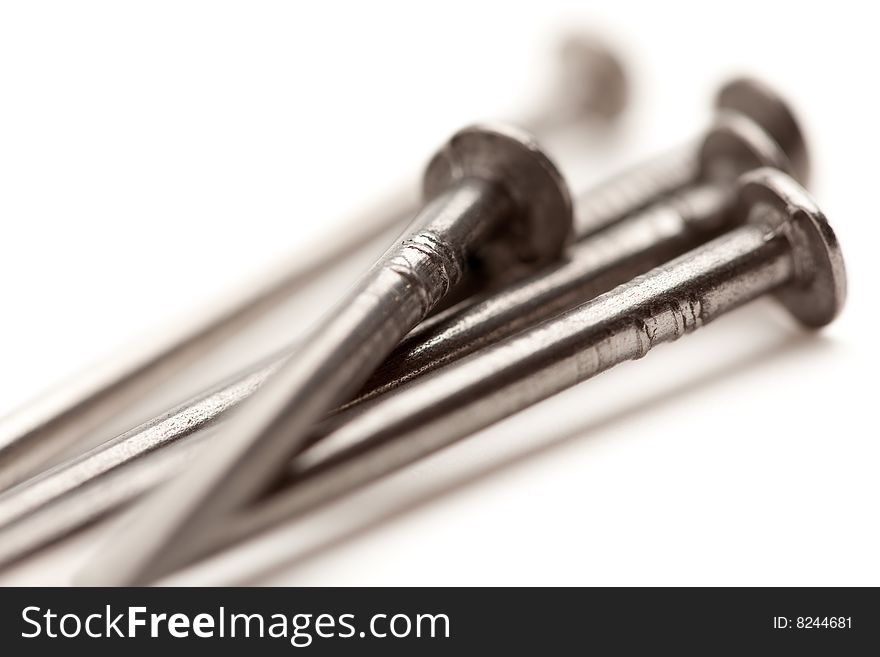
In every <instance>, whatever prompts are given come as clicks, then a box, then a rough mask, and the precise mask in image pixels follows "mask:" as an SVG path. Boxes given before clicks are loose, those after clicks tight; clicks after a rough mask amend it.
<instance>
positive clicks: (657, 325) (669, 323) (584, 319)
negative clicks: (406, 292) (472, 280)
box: [178, 169, 846, 565]
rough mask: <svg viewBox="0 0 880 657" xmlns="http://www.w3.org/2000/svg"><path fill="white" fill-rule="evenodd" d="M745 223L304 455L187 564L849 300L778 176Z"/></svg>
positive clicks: (835, 255)
mask: <svg viewBox="0 0 880 657" xmlns="http://www.w3.org/2000/svg"><path fill="white" fill-rule="evenodd" d="M739 196H740V204H739V209H738V212H739V213H740V214H741V217H742V218H743V220H744V222H745V225H743V226H741V227H740V228H736V229H734V230H733V231H730V232H728V233H726V234H724V235H723V236H720V237H718V238H716V239H715V240H713V241H712V242H709V243H708V244H706V245H704V246H702V247H698V248H697V249H695V250H693V251H691V252H689V253H687V254H685V255H683V256H681V257H679V258H677V259H675V260H673V261H671V262H669V263H668V264H665V265H663V266H661V267H658V268H656V269H654V270H652V271H651V272H649V273H648V274H645V275H642V276H639V277H637V278H636V279H634V280H632V281H630V282H628V283H625V284H623V285H621V286H619V287H617V288H615V289H614V290H613V291H611V292H608V293H607V294H604V295H602V296H600V297H598V298H597V299H595V300H593V301H590V302H589V303H586V304H584V305H582V306H580V307H578V308H576V309H574V310H572V311H569V312H567V313H565V314H564V315H561V316H560V317H558V318H556V319H552V320H549V321H547V322H545V323H543V324H541V325H540V326H538V327H536V328H534V329H531V330H529V331H526V332H524V333H521V334H520V335H518V336H515V337H512V338H509V339H507V340H505V341H503V342H501V343H499V344H497V345H495V346H493V347H490V348H488V349H487V350H484V351H482V352H479V353H477V354H474V355H473V356H470V357H469V358H467V359H465V360H463V361H460V362H458V363H455V364H453V365H451V366H449V367H447V368H444V369H442V370H439V371H437V372H435V373H434V374H432V375H429V376H428V377H425V378H424V379H421V380H419V381H415V382H413V383H412V384H410V385H408V386H405V387H403V388H400V389H399V390H397V391H395V392H393V393H391V394H390V395H388V396H386V397H384V398H383V399H382V400H381V401H379V402H378V403H377V404H376V405H375V406H374V407H372V408H370V409H369V410H367V411H366V412H365V413H363V414H361V415H359V416H357V417H356V418H354V419H353V420H352V421H351V422H349V423H348V424H346V425H344V426H343V427H342V428H340V429H339V430H338V431H337V432H335V433H334V434H332V435H331V436H329V437H328V438H326V439H324V440H322V441H321V442H318V443H316V444H315V445H313V446H312V447H311V448H310V449H309V450H307V451H305V452H303V453H302V454H301V455H300V457H299V458H298V459H297V460H296V461H295V463H294V469H293V470H292V472H291V474H290V480H289V484H288V485H286V486H285V487H284V488H282V489H280V490H279V491H277V492H276V493H275V494H274V495H272V496H271V497H270V498H268V499H267V500H264V501H262V502H261V503H259V504H258V505H255V506H253V507H252V508H249V509H247V512H246V513H241V514H238V516H237V517H236V518H235V519H234V520H233V519H230V520H229V521H228V522H226V523H223V524H217V525H214V526H213V527H211V528H210V529H209V530H208V532H207V533H206V534H205V535H204V536H203V537H202V540H201V541H200V543H199V544H198V545H196V544H192V545H190V549H191V551H190V552H189V553H188V555H187V556H186V558H185V559H182V560H181V561H180V562H178V565H183V564H184V563H187V562H192V561H193V560H195V559H198V558H200V557H202V556H204V555H206V554H208V553H211V552H213V551H216V550H218V549H221V548H223V547H226V546H228V545H230V544H232V543H234V542H237V541H239V540H242V539H245V538H248V537H251V536H253V535H255V534H256V533H258V532H260V531H264V530H267V529H270V528H272V527H274V526H277V524H278V523H280V522H283V521H287V520H290V519H291V518H293V517H295V516H297V515H299V514H301V513H303V512H305V511H307V510H310V509H313V508H315V507H316V506H319V505H320V504H322V503H325V502H327V501H329V500H332V499H334V498H336V497H338V496H340V495H342V494H344V493H346V492H349V491H351V490H353V489H356V488H358V487H360V486H363V485H364V484H366V483H369V482H370V481H374V480H376V479H378V478H380V477H382V476H384V475H387V474H390V473H392V472H394V471H395V470H397V469H399V468H401V467H404V466H406V465H407V464H410V463H412V462H414V461H416V460H418V459H421V458H424V457H426V456H428V455H430V454H431V453H433V452H435V451H437V450H439V449H441V448H443V447H446V446H448V445H450V444H453V443H454V442H456V441H458V440H460V439H462V438H464V437H466V436H468V435H470V434H472V433H474V432H476V431H478V430H480V429H482V428H484V427H486V426H489V425H490V424H493V423H495V422H497V421H499V420H501V419H503V418H505V417H507V416H509V415H511V414H513V413H516V412H517V411H520V410H522V409H524V408H526V407H528V406H530V405H532V404H535V403H537V402H539V401H541V400H543V399H546V398H547V397H550V396H552V395H554V394H556V393H558V392H560V391H562V390H564V389H566V388H569V387H571V386H573V385H575V384H577V383H579V382H581V381H584V380H586V379H589V378H591V377H592V376H595V375H596V374H598V373H600V372H602V371H604V370H607V369H609V368H611V367H613V366H614V365H616V364H618V363H621V362H624V361H626V360H632V359H637V358H641V357H643V356H645V355H646V354H647V353H648V351H649V350H651V349H652V348H653V347H655V346H657V345H658V344H661V343H664V342H671V341H673V340H677V339H678V338H680V337H682V336H683V335H685V334H686V333H689V332H691V331H694V330H696V329H697V328H699V327H701V326H704V325H705V324H707V323H709V322H711V321H712V320H714V319H716V318H717V317H719V316H721V315H723V314H725V313H727V312H729V311H731V310H733V309H735V308H737V307H739V306H741V305H743V304H745V303H747V302H749V301H751V300H753V299H756V298H758V297H761V296H763V295H765V294H774V295H775V296H776V297H777V298H778V299H779V300H780V301H781V302H782V303H783V305H784V306H785V307H786V308H787V309H788V310H789V311H790V312H791V313H792V314H793V315H794V317H795V318H796V319H797V320H799V321H800V322H801V323H803V324H804V325H805V326H807V327H820V326H823V325H825V324H827V323H829V322H830V321H831V320H832V319H833V318H834V317H835V316H836V315H837V314H838V312H839V311H840V309H841V307H842V304H843V302H844V299H845V296H846V277H845V271H844V265H843V259H842V255H841V253H840V249H839V246H838V244H837V241H836V238H835V236H834V233H833V232H832V230H831V228H830V227H829V225H828V223H827V221H826V220H825V217H824V216H823V215H822V213H821V212H820V210H819V209H818V208H817V207H816V205H815V204H814V202H813V201H812V199H811V198H810V197H809V196H808V195H807V193H806V192H805V191H804V190H803V189H802V188H801V187H800V186H799V185H797V183H795V182H794V181H793V180H792V179H790V178H789V177H787V176H786V175H784V174H782V173H780V172H778V171H775V170H770V169H761V170H758V171H756V172H753V173H751V174H747V175H746V176H744V177H743V182H742V185H741V188H740V193H739Z"/></svg>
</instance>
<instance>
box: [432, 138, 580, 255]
mask: <svg viewBox="0 0 880 657" xmlns="http://www.w3.org/2000/svg"><path fill="white" fill-rule="evenodd" d="M474 178H476V179H479V180H485V181H488V182H492V183H494V184H497V185H498V186H499V187H501V188H503V189H504V191H505V193H506V194H507V195H508V196H509V197H510V199H511V200H512V201H513V204H514V212H513V216H512V221H511V223H510V224H509V226H507V227H506V228H505V229H504V230H501V231H500V232H499V236H500V239H502V240H503V241H504V242H505V243H509V245H510V247H511V250H512V251H513V252H514V253H515V255H516V256H517V257H519V258H520V259H521V260H524V261H527V262H533V261H547V260H552V259H554V258H556V257H557V256H558V255H559V253H561V251H562V249H563V247H564V246H565V244H566V242H567V241H568V239H569V236H570V234H571V230H572V201H571V195H570V193H569V190H568V186H567V185H566V183H565V180H564V179H563V178H562V175H561V174H560V173H559V170H558V169H557V168H556V165H554V164H553V162H551V160H550V158H549V157H548V156H547V155H546V154H545V153H544V152H543V151H542V150H541V148H540V146H538V144H537V142H536V141H535V139H534V138H533V137H532V136H531V135H529V134H528V133H526V132H523V131H521V130H518V129H516V128H513V127H509V126H501V125H486V124H481V125H475V126H471V127H468V128H465V129H464V130H461V131H459V132H458V133H456V134H455V135H453V137H452V138H451V139H450V140H449V141H448V142H447V143H446V145H445V146H444V147H443V148H442V149H441V150H440V151H439V152H438V153H437V154H436V155H435V156H434V158H433V159H432V160H431V162H430V163H429V165H428V168H427V170H426V172H425V178H424V182H423V188H424V193H425V197H426V198H428V199H431V198H433V197H435V196H437V195H438V194H440V193H443V192H444V191H446V190H448V189H450V188H451V187H452V186H454V185H455V184H456V182H458V181H460V180H465V179H474Z"/></svg>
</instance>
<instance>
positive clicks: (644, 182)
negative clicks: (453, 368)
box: [0, 87, 803, 563]
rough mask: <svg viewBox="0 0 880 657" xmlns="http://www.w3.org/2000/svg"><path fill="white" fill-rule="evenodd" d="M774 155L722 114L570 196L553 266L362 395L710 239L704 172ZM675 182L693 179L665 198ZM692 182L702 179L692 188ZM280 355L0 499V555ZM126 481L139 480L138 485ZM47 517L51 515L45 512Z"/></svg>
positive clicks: (448, 318) (453, 317) (36, 538)
mask: <svg viewBox="0 0 880 657" xmlns="http://www.w3.org/2000/svg"><path fill="white" fill-rule="evenodd" d="M725 88H726V87H725ZM719 140H722V145H721V146H719V145H718V142H719ZM801 150H803V149H801ZM785 159H786V158H785V154H783V153H781V152H780V151H779V150H778V149H776V148H774V145H773V142H772V140H771V139H769V138H764V135H762V132H761V131H760V130H759V129H757V128H755V126H754V124H752V123H750V122H748V121H744V120H743V119H736V120H731V119H730V118H729V117H727V116H724V115H722V116H720V117H718V119H717V120H716V124H715V126H714V127H713V129H712V130H711V131H710V132H709V133H707V135H706V136H705V137H704V147H703V148H702V149H700V152H699V153H697V152H695V149H694V148H693V147H691V146H688V147H685V148H683V149H680V150H678V151H675V152H673V153H672V154H669V155H664V156H663V157H660V158H656V159H654V160H650V161H649V162H648V163H646V164H644V165H640V166H637V167H635V168H633V169H631V170H630V171H629V172H627V173H624V174H623V175H618V176H616V177H613V178H612V179H611V180H609V181H608V182H607V183H605V184H603V185H600V186H599V187H598V188H594V189H591V190H589V191H587V192H586V193H585V194H582V195H581V196H580V197H579V198H578V201H577V204H576V216H577V217H578V218H579V219H580V221H576V224H577V226H579V227H580V231H579V234H578V237H579V238H580V241H579V242H578V243H577V244H575V245H574V246H573V247H572V249H571V250H570V252H569V254H568V256H567V257H566V258H565V260H564V261H563V262H562V263H560V264H558V265H554V266H553V267H552V268H548V269H545V270H543V271H542V272H540V273H538V274H536V275H534V276H531V277H528V278H527V279H525V280H523V281H521V282H519V283H517V284H515V285H512V286H510V287H509V288H507V289H505V290H503V291H501V292H499V293H497V294H495V295H492V296H484V297H480V298H477V299H475V300H472V301H469V302H464V303H462V304H459V305H458V306H456V307H454V308H452V309H449V310H448V311H446V312H444V313H442V314H440V315H437V316H435V317H432V318H430V319H428V320H426V321H425V322H423V323H422V324H421V325H420V326H419V327H418V328H416V329H415V330H414V331H413V332H411V333H410V334H409V335H408V336H407V338H406V339H405V340H404V342H403V344H402V345H401V346H400V347H398V348H397V349H396V350H395V352H394V353H393V354H392V356H391V357H389V359H388V360H387V361H386V362H385V363H384V364H383V366H382V369H381V370H380V372H378V373H377V376H374V377H373V379H372V383H371V384H368V386H367V390H368V391H369V392H368V394H366V395H364V396H363V398H362V399H364V400H366V399H369V398H373V397H375V396H377V394H379V393H381V392H386V391H387V390H390V389H392V388H394V387H397V386H398V385H400V384H402V383H404V382H406V381H408V380H411V379H412V378H415V377H416V376H418V375H422V374H424V373H427V372H428V371H432V370H434V369H437V368H438V367H440V366H442V365H445V364H448V363H449V362H452V361H453V360H455V359H458V358H461V357H463V356H465V355H467V354H468V353H472V352H473V351H475V350H476V349H478V348H481V347H484V346H486V345H487V344H491V343H492V342H497V341H498V340H500V339H502V338H504V337H506V336H508V335H512V334H513V333H515V332H517V331H518V330H520V329H522V328H524V327H525V326H528V325H531V324H534V323H537V322H538V321H540V320H542V319H546V318H548V317H550V316H552V315H554V314H556V313H558V312H561V311H562V310H565V309H567V308H569V307H572V306H574V305H577V304H578V303H582V302H584V301H586V300H588V299H590V298H592V297H593V296H595V295H597V294H599V293H601V292H604V291H606V290H608V289H610V288H612V287H614V285H616V284H618V283H621V282H623V281H625V280H628V279H629V278H631V277H632V276H634V275H636V274H639V273H642V272H644V271H647V270H648V269H650V268H651V267H653V266H655V265H658V264H660V263H661V262H663V261H665V260H668V259H669V258H671V257H673V256H675V255H678V254H679V253H682V252H684V251H685V250H687V249H688V248H691V247H693V246H695V245H696V244H698V243H701V242H703V241H705V240H707V239H709V238H711V237H712V236H714V235H715V234H717V233H718V232H719V231H720V230H722V229H723V228H724V227H725V225H726V224H727V222H728V221H729V219H730V213H729V212H728V211H727V209H728V206H729V205H730V202H731V200H732V198H733V186H732V185H731V184H730V181H728V180H727V176H726V175H725V176H722V177H721V178H720V179H718V178H713V177H712V175H711V171H710V170H711V169H713V168H715V165H716V164H717V163H718V162H727V163H729V164H730V168H731V169H732V170H736V169H737V168H743V169H747V168H750V167H753V166H759V165H761V164H773V165H776V166H784V160H785ZM700 162H702V164H700ZM674 178H677V179H679V180H687V181H688V182H689V183H692V184H691V185H690V186H689V187H687V188H685V189H680V190H679V191H678V193H677V194H672V193H671V192H672V191H673V190H672V188H671V187H670V185H671V182H672V180H673V179H674ZM695 180H702V182H698V183H695V184H693V183H694V181H695ZM633 181H635V182H638V183H641V186H640V185H638V184H633ZM597 190H598V191H597ZM640 190H641V191H640ZM647 190H651V191H653V192H655V193H656V195H657V198H656V201H655V203H654V204H653V205H652V206H650V207H649V208H648V209H647V210H643V211H642V212H637V213H634V214H633V215H632V216H628V217H627V218H625V219H621V218H620V217H618V219H617V221H616V224H615V225H612V226H610V227H608V228H606V229H604V230H601V231H598V232H596V231H594V230H591V228H589V227H594V226H596V225H597V224H607V223H615V222H613V221H611V217H612V213H611V210H612V209H617V211H621V212H623V213H624V215H623V216H626V215H628V214H630V213H629V212H628V208H631V207H640V206H643V205H645V203H644V201H643V200H642V196H643V195H644V194H645V193H646V191H647ZM664 197H666V198H665V200H664ZM290 353H291V352H290V351H289V350H288V351H287V352H285V353H283V354H280V355H279V356H277V357H276V358H273V359H270V360H268V361H266V362H265V363H261V364H260V365H259V366H257V367H255V368H253V369H251V370H249V371H248V372H247V373H245V374H244V375H241V376H239V377H236V378H235V379H233V380H232V381H231V382H229V383H226V384H221V385H220V386H218V387H217V388H215V389H213V390H211V391H208V392H207V393H205V394H204V395H203V396H201V397H199V398H198V399H196V400H194V401H191V402H187V403H185V404H183V405H182V406H180V407H178V408H177V409H174V410H173V411H171V412H169V413H168V414H166V415H164V416H162V417H160V418H157V419H156V420H154V421H151V422H148V423H146V424H144V425H142V426H141V427H139V428H136V429H134V430H132V431H131V432H128V433H127V434H124V435H122V436H120V437H118V438H117V439H114V440H113V441H110V442H108V443H107V444H106V445H105V446H103V447H101V448H96V449H95V450H92V451H91V452H90V453H88V454H86V455H84V456H82V457H80V458H78V459H75V460H74V461H72V462H70V463H69V464H67V465H65V466H61V467H58V468H55V469H53V470H52V471H50V472H47V473H45V474H44V475H42V476H40V477H38V478H36V479H34V480H31V481H29V482H26V483H25V484H23V485H22V486H19V487H17V488H16V489H15V490H12V491H9V492H8V493H7V494H5V495H0V544H2V545H4V546H5V547H0V563H3V562H4V561H5V560H7V559H12V558H16V557H18V556H20V555H22V554H23V553H27V552H29V551H31V550H33V549H35V548H36V547H39V546H40V545H42V544H44V543H45V542H47V541H50V540H54V539H55V538H57V537H60V536H63V535H64V533H65V532H67V531H70V530H72V529H75V528H77V527H79V526H82V525H83V524H85V523H87V522H89V521H92V520H94V519H96V518H98V517H100V516H101V515H103V514H105V513H107V512H108V511H110V510H112V509H114V508H116V507H118V506H120V505H121V504H123V503H125V502H127V501H129V499H131V497H132V496H137V495H139V494H140V493H142V492H144V491H145V490H147V489H148V488H150V487H152V486H153V485H157V484H158V483H160V482H161V481H164V480H165V479H166V478H167V477H168V476H169V474H170V473H171V472H172V471H173V468H174V467H175V465H177V464H178V463H180V462H181V460H182V459H183V458H184V452H183V451H180V452H179V457H177V458H173V457H169V458H167V459H162V460H161V464H162V466H161V467H164V468H167V471H165V472H163V471H160V466H159V465H158V463H159V462H160V461H159V460H155V461H153V462H151V463H146V464H143V465H140V466H136V465H134V462H135V461H136V460H138V459H141V458H142V457H143V456H145V455H146V454H149V453H150V452H152V451H154V450H156V449H158V448H160V447H162V446H163V445H166V444H170V443H174V442H177V441H181V440H183V439H189V437H191V436H193V435H194V434H196V433H197V432H198V431H201V430H203V429H204V428H207V427H210V426H212V425H213V423H215V422H216V421H217V420H218V419H219V418H220V417H221V416H222V415H223V414H225V413H227V412H228V411H230V410H232V409H234V408H235V407H236V406H237V405H238V404H239V403H240V402H241V401H243V400H244V399H246V398H247V397H248V396H250V395H251V394H253V392H255V391H256V390H257V389H258V387H259V386H260V385H261V384H262V383H263V381H265V380H266V379H267V378H268V377H269V376H270V375H271V373H272V372H274V371H275V370H276V369H277V367H278V366H279V365H280V363H281V362H282V361H283V360H285V359H286V358H287V357H289V354H290ZM345 417H347V414H342V415H340V416H339V418H338V419H337V420H336V421H335V422H334V423H332V424H331V425H329V426H336V424H337V423H338V422H340V421H342V420H344V419H345ZM324 430H326V429H324ZM319 435H321V434H320V433H319V434H316V437H318V436H319ZM126 469H128V470H129V472H132V473H133V472H134V470H135V469H137V471H138V472H139V474H138V475H137V476H132V477H129V478H126V477H124V476H123V472H124V471H125V470H126ZM148 473H149V474H148ZM132 481H136V482H138V483H139V485H140V486H143V487H144V488H142V489H141V490H138V488H137V487H135V486H134V485H132V483H131V482H132ZM77 499H80V500H87V499H88V500H90V501H89V503H84V502H78V501H77ZM28 516H34V517H28ZM51 517H55V520H54V521H51V520H44V519H50V518H51Z"/></svg>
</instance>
